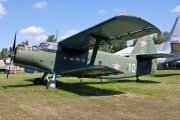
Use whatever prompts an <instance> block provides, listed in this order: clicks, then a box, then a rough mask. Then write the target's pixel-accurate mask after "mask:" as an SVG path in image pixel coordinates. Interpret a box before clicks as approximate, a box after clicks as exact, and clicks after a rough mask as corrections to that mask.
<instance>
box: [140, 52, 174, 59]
mask: <svg viewBox="0 0 180 120" xmlns="http://www.w3.org/2000/svg"><path fill="white" fill-rule="evenodd" d="M137 56H138V57H142V58H152V59H154V58H169V57H175V56H174V55H173V54H165V53H156V54H141V55H137Z"/></svg>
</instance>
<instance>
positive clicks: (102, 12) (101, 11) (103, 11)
mask: <svg viewBox="0 0 180 120" xmlns="http://www.w3.org/2000/svg"><path fill="white" fill-rule="evenodd" d="M98 13H99V14H104V13H106V11H105V10H98Z"/></svg>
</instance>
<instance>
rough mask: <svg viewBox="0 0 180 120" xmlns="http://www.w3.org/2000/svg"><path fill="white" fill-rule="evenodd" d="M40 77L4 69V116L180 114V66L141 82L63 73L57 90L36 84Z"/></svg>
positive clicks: (0, 108)
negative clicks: (101, 81)
mask: <svg viewBox="0 0 180 120" xmlns="http://www.w3.org/2000/svg"><path fill="white" fill-rule="evenodd" d="M40 76H42V73H35V74H27V73H24V72H18V73H17V74H16V75H14V74H13V73H12V74H10V75H9V78H8V79H6V75H5V74H4V73H0V120H1V119H16V120H17V119H18V120H19V119H23V120H24V119H37V120H39V119H63V120H67V119H73V120H74V119H78V120H79V119H88V120H92V119H94V120H100V119H103V120H104V119H105V120H110V119H128V120H129V119H142V120H144V119H162V120H164V119H168V120H169V119H172V120H178V119H180V70H163V71H160V70H159V71H156V72H155V73H153V74H151V75H147V76H141V77H139V78H140V80H141V81H140V82H135V78H122V79H119V80H103V84H101V83H100V81H99V80H98V79H83V83H82V84H81V83H80V82H79V79H77V78H72V77H71V78H66V77H58V78H57V85H58V88H57V89H54V90H48V89H45V86H43V85H39V86H35V85H33V80H34V78H37V77H40ZM49 76H50V75H49Z"/></svg>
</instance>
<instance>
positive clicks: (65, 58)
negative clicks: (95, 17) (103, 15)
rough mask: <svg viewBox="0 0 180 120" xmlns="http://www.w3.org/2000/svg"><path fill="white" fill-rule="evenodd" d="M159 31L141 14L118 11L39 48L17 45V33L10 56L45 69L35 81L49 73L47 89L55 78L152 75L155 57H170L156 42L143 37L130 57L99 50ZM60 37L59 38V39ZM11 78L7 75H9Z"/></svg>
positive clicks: (23, 64)
mask: <svg viewBox="0 0 180 120" xmlns="http://www.w3.org/2000/svg"><path fill="white" fill-rule="evenodd" d="M157 32H159V29H158V28H157V27H156V26H154V25H152V24H151V23H149V22H147V21H145V20H143V19H141V18H140V17H137V16H134V15H127V14H118V15H116V16H115V17H113V18H110V19H108V20H106V21H104V22H102V23H100V24H97V25H95V26H93V27H91V28H89V29H86V30H84V31H82V32H80V33H77V34H75V35H73V36H71V37H69V38H66V39H64V40H62V41H60V42H58V43H50V42H42V43H40V44H39V46H37V47H32V48H25V47H22V46H20V45H19V46H16V34H15V38H14V44H13V48H12V49H11V54H10V55H11V57H12V60H13V63H14V64H15V65H17V66H21V67H24V68H25V71H26V72H30V73H34V70H38V71H41V72H44V74H43V76H42V77H41V78H37V79H35V80H34V84H40V83H43V81H44V78H45V77H47V74H53V77H52V80H49V79H48V77H47V83H46V88H48V89H49V88H56V77H57V75H61V76H63V77H64V76H74V77H78V78H99V79H100V80H101V79H102V78H111V77H113V78H119V77H132V76H136V77H137V80H138V77H139V76H141V75H146V74H150V73H151V72H152V71H154V70H155V69H156V63H155V60H153V59H154V58H159V57H170V56H171V55H168V54H157V53H156V49H155V46H154V43H153V41H152V40H151V39H150V38H148V39H147V38H142V40H139V41H138V43H137V44H136V47H135V49H134V51H133V52H132V55H131V56H130V57H128V58H126V57H121V56H117V55H114V54H110V53H105V52H101V51H98V48H99V46H100V45H102V44H117V43H119V44H120V43H121V42H122V41H127V40H131V39H135V38H139V37H142V36H145V35H149V34H153V33H157ZM56 39H57V38H56ZM7 77H8V74H7Z"/></svg>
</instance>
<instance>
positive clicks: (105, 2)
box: [0, 0, 180, 50]
mask: <svg viewBox="0 0 180 120" xmlns="http://www.w3.org/2000/svg"><path fill="white" fill-rule="evenodd" d="M120 13H127V14H133V15H136V16H139V17H141V18H143V19H145V20H146V21H148V22H150V23H152V24H153V25H155V26H157V27H158V28H159V29H160V30H161V31H163V32H164V31H168V32H170V30H171V28H172V26H173V24H174V22H175V19H176V17H177V16H178V15H180V0H44V1H43V0H42V1H40V0H0V50H1V49H2V48H3V47H8V48H9V47H10V46H12V45H13V40H14V35H15V32H16V31H17V44H20V43H22V41H26V40H28V41H29V45H30V46H32V45H38V44H39V43H40V42H44V41H45V40H46V39H47V37H48V36H49V35H52V34H54V35H55V34H56V30H57V29H58V41H60V40H61V39H64V38H66V37H69V36H70V35H73V34H75V33H78V32H80V31H82V30H85V29H87V28H89V27H91V26H94V25H96V24H98V23H100V22H103V21H105V20H107V19H109V18H112V17H114V16H116V15H117V14H120Z"/></svg>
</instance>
